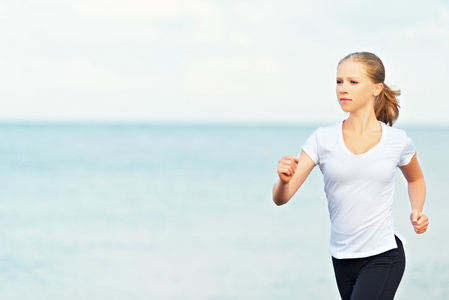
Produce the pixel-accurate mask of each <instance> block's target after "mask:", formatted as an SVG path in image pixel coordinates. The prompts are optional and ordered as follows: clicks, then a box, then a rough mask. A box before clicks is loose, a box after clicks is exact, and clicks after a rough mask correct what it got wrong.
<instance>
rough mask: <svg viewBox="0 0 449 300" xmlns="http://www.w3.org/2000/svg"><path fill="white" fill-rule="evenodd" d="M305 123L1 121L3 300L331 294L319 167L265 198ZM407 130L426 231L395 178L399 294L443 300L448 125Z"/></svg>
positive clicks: (448, 248) (448, 232)
mask: <svg viewBox="0 0 449 300" xmlns="http://www.w3.org/2000/svg"><path fill="white" fill-rule="evenodd" d="M313 130H314V128H312V127H310V128H308V127H298V126H296V127H295V126H291V127H287V126H285V127H280V126H279V127H276V126H271V127H270V126H181V125H179V126H175V125H173V126H165V125H145V126H137V125H136V126H133V125H116V126H113V125H104V126H100V125H91V126H88V125H0V139H1V144H0V299H21V300H22V299H31V300H32V299H45V300H48V299H67V300H70V299H267V300H268V299H270V300H272V299H338V292H337V288H336V285H335V283H334V277H333V271H332V266H331V259H330V256H329V252H328V238H329V221H328V215H327V207H326V200H325V198H324V192H323V185H322V178H321V174H320V172H319V170H314V172H313V173H312V174H311V176H310V178H309V179H308V181H307V182H306V184H305V185H304V187H303V188H302V189H301V190H300V191H299V192H298V194H297V195H296V196H295V198H294V199H293V200H292V201H291V202H290V203H289V204H287V205H285V206H283V207H276V206H275V205H274V204H273V203H272V201H271V188H272V185H273V183H274V182H275V180H276V179H277V178H276V165H277V160H278V159H279V158H280V157H281V156H282V155H285V154H297V153H298V151H299V146H300V145H301V144H302V143H303V141H304V140H305V139H306V138H307V137H308V135H309V134H310V133H311V132H312V131H313ZM407 132H408V134H409V136H411V137H412V139H413V140H414V142H415V144H416V146H417V148H418V154H419V157H420V161H421V163H422V166H423V169H424V172H425V175H426V179H427V184H428V202H427V204H426V212H427V213H428V215H429V217H430V218H431V222H432V227H431V229H430V231H429V232H428V233H426V234H425V235H421V236H418V235H415V234H414V233H413V230H412V227H411V225H409V221H408V215H409V204H408V200H407V191H406V186H405V183H404V180H403V179H402V178H401V177H399V176H398V180H397V191H396V204H395V218H396V223H397V226H398V227H399V228H400V230H401V231H402V233H403V234H404V235H405V236H406V237H407V239H408V244H407V245H406V252H407V258H408V266H407V269H406V274H405V276H404V279H403V282H402V284H401V286H400V288H399V291H398V294H397V297H396V299H404V300H405V299H407V300H410V299H447V297H448V296H447V295H448V294H449V287H448V284H447V283H448V282H449V259H448V256H447V253H449V240H448V237H449V227H448V226H447V223H446V221H445V220H446V219H447V213H448V208H449V204H448V201H447V199H446V197H447V194H448V192H447V182H448V179H449V176H448V174H447V169H448V163H447V162H448V161H449V152H448V151H447V150H446V149H447V148H448V146H449V130H448V129H416V128H415V129H408V130H407Z"/></svg>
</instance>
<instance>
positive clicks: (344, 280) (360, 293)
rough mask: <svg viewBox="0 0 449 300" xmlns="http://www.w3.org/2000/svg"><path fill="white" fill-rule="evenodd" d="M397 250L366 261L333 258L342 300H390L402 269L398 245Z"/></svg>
mask: <svg viewBox="0 0 449 300" xmlns="http://www.w3.org/2000/svg"><path fill="white" fill-rule="evenodd" d="M396 243H397V245H398V248H396V249H392V250H389V251H387V252H384V253H381V254H378V255H375V256H370V257H366V258H355V259H336V258H333V257H332V263H333V265H334V272H335V277H336V279H337V285H338V290H339V292H340V296H341V299H342V300H391V299H393V298H394V294H395V293H396V290H397V289H398V286H399V283H400V282H401V279H402V275H403V274H404V269H405V254H404V248H403V246H402V243H401V241H400V240H399V239H398V238H397V237H396Z"/></svg>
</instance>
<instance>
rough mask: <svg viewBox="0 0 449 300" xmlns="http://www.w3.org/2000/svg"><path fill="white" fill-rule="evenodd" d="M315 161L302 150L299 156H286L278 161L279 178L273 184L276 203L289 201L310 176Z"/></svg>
mask: <svg viewBox="0 0 449 300" xmlns="http://www.w3.org/2000/svg"><path fill="white" fill-rule="evenodd" d="M314 166H315V163H314V162H313V160H312V159H311V158H310V157H309V156H308V155H307V154H306V153H305V152H304V151H301V154H300V155H299V158H296V157H293V156H284V157H282V158H281V159H280V160H279V162H278V169H277V172H278V175H279V180H278V181H277V182H276V183H275V184H274V186H273V201H274V203H276V205H283V204H285V203H287V202H288V201H289V200H290V199H291V198H292V197H293V195H294V194H295V193H296V192H297V191H298V189H299V188H300V187H301V185H302V184H303V183H304V181H305V180H306V179H307V177H308V176H309V174H310V172H311V171H312V169H313V167H314Z"/></svg>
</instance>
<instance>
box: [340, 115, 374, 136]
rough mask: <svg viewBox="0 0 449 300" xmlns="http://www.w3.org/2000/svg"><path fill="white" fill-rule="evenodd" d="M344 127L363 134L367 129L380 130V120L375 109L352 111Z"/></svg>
mask: <svg viewBox="0 0 449 300" xmlns="http://www.w3.org/2000/svg"><path fill="white" fill-rule="evenodd" d="M343 129H345V130H350V131H354V132H357V133H360V134H363V133H364V132H367V131H372V130H375V131H377V130H379V121H378V120H377V118H376V115H375V113H374V110H372V111H369V112H367V113H364V114H362V113H361V112H358V113H351V114H350V115H349V117H348V118H347V119H346V120H345V121H344V123H343Z"/></svg>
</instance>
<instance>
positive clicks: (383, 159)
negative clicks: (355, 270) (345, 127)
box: [302, 122, 415, 259]
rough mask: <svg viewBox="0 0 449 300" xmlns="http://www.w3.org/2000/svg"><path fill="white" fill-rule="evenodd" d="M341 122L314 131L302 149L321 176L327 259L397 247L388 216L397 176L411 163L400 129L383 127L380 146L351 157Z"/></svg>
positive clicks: (409, 143) (408, 144)
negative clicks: (328, 227)
mask: <svg viewBox="0 0 449 300" xmlns="http://www.w3.org/2000/svg"><path fill="white" fill-rule="evenodd" d="M342 124H343V122H339V123H337V124H335V125H331V126H327V127H320V128H318V129H317V130H316V131H315V132H314V133H313V134H312V135H311V136H310V138H309V139H308V140H307V141H306V143H305V144H304V145H303V146H302V150H303V151H304V152H305V153H306V154H307V155H308V156H310V158H311V159H312V160H313V161H314V162H315V164H317V165H319V167H320V169H321V172H322V173H323V176H324V190H325V192H326V197H327V200H328V209H329V216H330V220H331V237H330V252H331V255H332V256H333V257H335V258H338V259H342V258H361V257H368V256H372V255H376V254H379V253H382V252H385V251H388V250H391V249H394V248H397V245H396V241H395V238H394V235H395V234H396V235H397V236H398V237H399V238H400V239H401V240H403V241H404V239H403V238H402V236H401V235H400V233H399V232H397V230H396V229H395V227H394V223H393V216H392V204H393V194H394V181H395V174H396V170H397V167H398V166H404V165H407V164H408V163H409V162H410V160H411V159H412V157H413V155H414V153H415V147H414V145H413V142H412V141H411V140H410V138H408V137H407V135H406V134H405V132H404V131H403V130H400V129H396V128H392V127H389V126H387V125H385V124H384V123H381V125H382V137H381V139H380V141H379V143H378V144H377V145H376V146H375V147H374V148H372V149H371V150H369V151H368V152H366V153H364V154H361V155H355V154H353V153H352V152H350V151H349V149H348V148H347V147H346V145H345V143H344V140H343V132H342ZM404 242H405V241H404Z"/></svg>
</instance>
